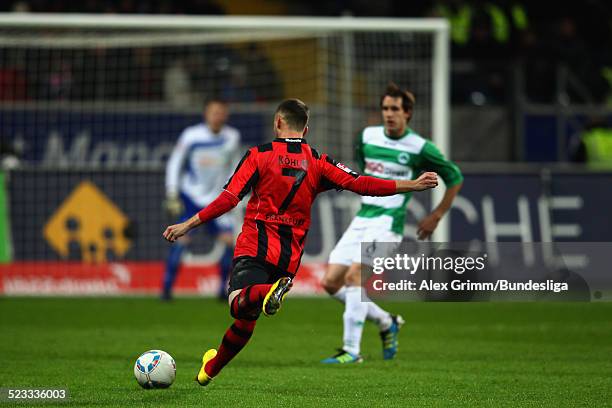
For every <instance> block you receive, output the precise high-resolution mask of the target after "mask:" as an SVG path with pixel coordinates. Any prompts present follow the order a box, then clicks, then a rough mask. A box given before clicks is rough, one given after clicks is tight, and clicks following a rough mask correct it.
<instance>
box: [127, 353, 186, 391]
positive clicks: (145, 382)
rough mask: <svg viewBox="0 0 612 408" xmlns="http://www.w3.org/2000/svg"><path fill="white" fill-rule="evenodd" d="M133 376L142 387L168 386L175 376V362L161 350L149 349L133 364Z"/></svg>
mask: <svg viewBox="0 0 612 408" xmlns="http://www.w3.org/2000/svg"><path fill="white" fill-rule="evenodd" d="M134 377H136V381H138V384H140V386H141V387H142V388H146V389H150V388H168V387H169V386H171V385H172V383H173V382H174V379H175V378H176V363H175V362H174V359H173V358H172V356H171V355H170V354H168V353H166V352H165V351H162V350H149V351H146V352H144V353H142V354H141V355H140V357H138V359H137V360H136V364H134Z"/></svg>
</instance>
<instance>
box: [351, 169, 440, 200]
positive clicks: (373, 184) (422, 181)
mask: <svg viewBox="0 0 612 408" xmlns="http://www.w3.org/2000/svg"><path fill="white" fill-rule="evenodd" d="M437 185H438V175H437V174H436V173H432V172H427V173H423V174H421V175H420V176H419V178H417V179H416V180H385V179H379V178H377V177H372V176H359V177H357V178H356V179H354V180H353V181H352V182H351V183H350V184H348V185H346V187H345V188H346V189H347V190H350V191H353V192H355V193H357V194H360V195H367V196H389V195H394V194H398V193H408V192H411V191H423V190H428V189H430V188H434V187H436V186H437Z"/></svg>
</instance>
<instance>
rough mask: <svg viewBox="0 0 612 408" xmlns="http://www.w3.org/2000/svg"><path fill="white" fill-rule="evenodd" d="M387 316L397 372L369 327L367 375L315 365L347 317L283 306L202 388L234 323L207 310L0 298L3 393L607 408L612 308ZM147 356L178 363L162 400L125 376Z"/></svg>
mask: <svg viewBox="0 0 612 408" xmlns="http://www.w3.org/2000/svg"><path fill="white" fill-rule="evenodd" d="M385 306H386V307H387V308H388V309H389V310H391V311H394V312H399V313H401V314H402V315H403V316H404V317H405V318H406V321H407V324H406V325H405V326H404V329H403V330H402V333H401V337H400V352H399V354H398V357H397V359H396V360H394V361H389V362H385V361H382V357H381V350H380V347H381V346H380V340H379V338H378V333H377V331H376V329H375V327H374V326H373V325H372V324H368V325H366V330H365V332H364V338H363V348H362V349H363V356H364V358H365V362H364V363H363V364H361V365H354V366H342V367H338V366H335V367H331V366H322V365H321V364H320V363H319V360H321V359H322V358H324V357H328V356H329V355H331V354H332V353H333V352H334V347H338V346H339V345H340V344H341V334H342V326H341V316H342V308H341V306H340V304H339V303H336V302H335V301H333V300H328V299H300V298H291V297H289V298H288V299H287V302H285V305H284V306H283V309H282V310H281V311H280V312H279V314H278V315H277V316H275V317H274V318H270V319H268V318H264V317H262V318H261V319H260V321H259V322H258V327H257V328H256V329H255V334H254V336H253V338H252V340H251V342H250V344H249V345H248V346H247V347H246V348H245V349H244V350H243V351H242V353H241V354H240V355H239V356H238V357H237V358H236V359H235V360H234V361H233V362H232V363H231V364H230V365H229V366H228V367H226V369H225V370H224V371H223V372H222V373H221V374H220V375H219V376H218V377H217V378H216V379H215V381H214V382H213V383H212V384H211V385H210V386H208V387H205V388H203V387H200V386H198V385H196V383H195V382H194V381H193V377H194V375H195V373H196V372H197V370H198V368H199V366H200V358H201V355H202V352H203V351H205V350H206V349H207V348H209V347H216V346H217V345H218V344H219V342H220V340H221V336H222V335H223V333H224V331H225V329H226V328H227V327H228V325H229V324H230V322H231V320H230V317H229V315H228V313H227V307H226V306H225V305H224V304H221V303H219V302H217V301H215V300H212V299H178V300H176V301H175V302H173V303H170V304H161V303H160V302H159V301H157V300H156V299H150V298H144V299H137V298H127V299H126V298H108V299H96V298H92V299H86V298H79V299H45V298H43V299H27V298H15V299H13V298H0V325H1V326H0V327H1V333H2V336H1V339H2V340H1V355H2V368H1V369H0V387H39V388H40V387H66V388H68V389H69V390H70V393H71V399H70V401H68V402H65V403H63V404H62V405H63V406H79V407H81V406H95V407H104V406H109V407H127V406H132V405H135V406H147V407H151V406H160V407H172V406H199V407H232V406H237V407H264V406H280V407H292V406H293V407H304V406H316V407H326V406H329V407H333V406H347V407H348V406H350V407H357V406H359V407H361V406H367V407H409V406H436V407H437V406H449V407H451V406H452V407H458V406H467V407H473V406H483V405H484V406H530V407H538V406H551V407H559V406H589V407H591V406H597V407H600V406H610V405H612V304H611V303H388V304H385ZM152 348H159V349H162V350H165V351H167V352H169V353H170V354H171V355H172V356H173V357H174V358H175V360H176V363H177V378H176V382H175V383H174V385H173V386H172V387H171V388H169V389H166V390H143V389H141V388H140V387H139V386H138V384H137V383H136V381H135V380H134V378H133V374H132V369H133V364H134V361H135V359H136V357H137V356H138V355H139V354H140V353H141V352H143V351H146V350H148V349H152ZM19 405H20V406H24V405H25V404H19ZM38 405H40V404H38ZM46 405H51V404H46ZM2 406H9V404H7V403H2V402H0V407H2Z"/></svg>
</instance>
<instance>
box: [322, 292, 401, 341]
mask: <svg viewBox="0 0 612 408" xmlns="http://www.w3.org/2000/svg"><path fill="white" fill-rule="evenodd" d="M346 289H347V287H346V286H342V287H341V288H340V289H338V291H337V292H336V293H334V294H333V295H332V296H333V297H334V298H336V299H338V300H339V301H340V302H342V303H346ZM361 299H362V300H363V301H364V302H367V304H368V313H367V315H366V319H367V320H369V321H371V322H374V323H376V324H377V325H378V328H379V329H380V331H385V330H387V329H389V327H391V324H392V323H393V321H392V320H391V314H390V313H389V312H387V311H385V310H384V309H383V308H382V307H380V306H378V305H377V304H376V303H374V302H372V300H371V299H370V298H369V297H368V295H367V294H366V291H365V289H363V288H362V292H361Z"/></svg>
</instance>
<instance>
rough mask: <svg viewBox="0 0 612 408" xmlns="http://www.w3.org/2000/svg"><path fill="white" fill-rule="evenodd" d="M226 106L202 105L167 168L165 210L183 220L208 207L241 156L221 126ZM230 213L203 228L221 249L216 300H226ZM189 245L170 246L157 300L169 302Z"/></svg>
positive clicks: (229, 130)
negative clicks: (200, 117) (200, 116)
mask: <svg viewBox="0 0 612 408" xmlns="http://www.w3.org/2000/svg"><path fill="white" fill-rule="evenodd" d="M228 116H229V111H228V107H227V104H226V103H225V102H224V101H221V100H217V99H214V100H210V101H208V102H207V103H206V105H205V107H204V122H202V123H199V124H196V125H193V126H190V127H188V128H186V129H185V130H184V131H183V132H182V134H181V135H180V137H179V140H178V142H177V144H176V146H175V148H174V150H173V151H172V154H171V155H170V159H169V160H168V164H167V167H166V201H165V207H166V210H167V211H168V213H170V214H171V215H172V216H175V217H179V221H180V222H182V221H185V220H187V219H188V218H190V217H191V216H192V215H193V214H194V213H196V212H198V211H199V210H201V209H202V208H204V207H206V206H207V205H208V204H210V203H211V202H212V201H213V200H214V199H215V198H217V196H218V195H219V194H220V193H221V191H222V190H223V185H224V184H225V183H226V181H227V179H228V178H229V176H230V175H231V172H232V170H233V168H234V165H235V164H236V163H235V162H236V158H237V156H238V155H239V153H240V132H239V131H238V130H237V129H235V128H233V127H231V126H228V125H226V122H227V119H228ZM233 224H234V223H233V220H232V215H231V214H225V215H224V216H221V217H219V218H217V219H215V220H213V221H210V222H209V223H208V224H207V227H208V230H209V232H210V233H211V234H212V235H215V236H216V237H217V239H218V240H219V241H220V242H221V243H222V244H223V245H224V251H223V255H222V256H221V259H220V262H219V267H220V274H221V286H220V288H219V297H220V298H223V299H225V298H226V297H227V293H226V292H227V277H228V274H229V271H230V269H231V266H232V258H233V245H234V230H233V228H234V226H233ZM188 243H189V238H188V237H187V236H185V237H182V238H181V239H180V240H178V241H177V242H175V243H174V245H173V246H172V247H171V248H170V253H169V254H168V259H167V261H166V271H165V275H164V281H163V288H162V294H161V298H162V299H163V300H169V299H171V298H172V286H173V285H174V282H175V280H176V277H177V275H178V272H179V268H180V264H181V255H182V254H183V251H184V249H185V246H186V245H187V244H188Z"/></svg>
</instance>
